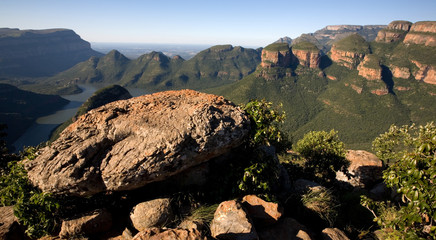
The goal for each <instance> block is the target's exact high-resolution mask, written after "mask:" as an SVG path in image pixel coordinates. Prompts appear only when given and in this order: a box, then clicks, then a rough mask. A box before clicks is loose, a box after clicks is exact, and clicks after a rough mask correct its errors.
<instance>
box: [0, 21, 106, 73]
mask: <svg viewBox="0 0 436 240" xmlns="http://www.w3.org/2000/svg"><path fill="white" fill-rule="evenodd" d="M101 55H102V54H101V53H98V52H96V51H94V50H92V49H91V45H90V44H89V42H86V41H84V40H83V39H81V38H80V36H79V35H77V34H76V33H75V32H74V31H72V30H68V29H47V30H19V29H10V28H1V29H0V75H3V76H29V77H35V76H46V75H51V74H54V73H57V72H61V71H64V70H66V69H68V68H70V67H72V66H74V65H75V64H77V63H79V62H81V61H85V60H86V59H88V58H90V57H91V56H101Z"/></svg>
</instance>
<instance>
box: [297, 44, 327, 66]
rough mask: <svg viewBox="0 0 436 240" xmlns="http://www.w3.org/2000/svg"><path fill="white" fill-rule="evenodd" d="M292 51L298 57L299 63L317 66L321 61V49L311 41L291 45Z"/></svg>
mask: <svg viewBox="0 0 436 240" xmlns="http://www.w3.org/2000/svg"><path fill="white" fill-rule="evenodd" d="M292 53H293V54H294V56H295V57H296V58H297V59H298V62H299V64H301V65H303V66H305V67H310V68H319V64H320V62H321V51H320V50H319V49H318V48H317V47H316V46H315V45H314V44H312V43H309V42H301V43H298V44H296V45H293V46H292Z"/></svg>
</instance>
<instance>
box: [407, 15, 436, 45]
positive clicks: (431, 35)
mask: <svg viewBox="0 0 436 240" xmlns="http://www.w3.org/2000/svg"><path fill="white" fill-rule="evenodd" d="M403 43H405V44H410V43H412V44H420V45H425V46H431V47H434V46H436V21H424V22H416V23H414V24H413V25H412V27H411V28H410V31H409V33H407V35H406V37H405V38H404V41H403Z"/></svg>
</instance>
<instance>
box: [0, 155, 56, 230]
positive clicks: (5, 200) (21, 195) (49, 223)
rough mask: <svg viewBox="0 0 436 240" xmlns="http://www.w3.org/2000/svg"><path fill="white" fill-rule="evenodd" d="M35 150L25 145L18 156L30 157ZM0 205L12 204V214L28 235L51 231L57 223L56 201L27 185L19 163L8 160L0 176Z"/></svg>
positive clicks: (25, 176)
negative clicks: (24, 148) (26, 147)
mask: <svg viewBox="0 0 436 240" xmlns="http://www.w3.org/2000/svg"><path fill="white" fill-rule="evenodd" d="M36 151H37V149H36V148H28V149H26V150H25V151H24V152H23V153H22V158H23V159H28V160H33V159H34V158H35V157H36ZM0 204H1V205H2V206H10V205H14V214H15V216H17V218H18V220H19V222H20V223H21V224H22V225H24V226H25V227H26V234H27V235H28V236H29V237H32V238H39V237H42V236H44V235H47V234H49V233H52V232H53V231H54V229H55V228H56V227H57V225H58V224H59V220H58V217H57V216H58V215H57V214H58V210H59V208H60V206H59V203H58V202H57V201H56V200H55V199H54V198H53V197H52V196H51V195H50V194H47V193H43V192H41V191H40V190H39V189H37V188H35V187H33V186H32V185H31V184H30V182H29V179H28V178H27V172H26V170H25V169H24V166H23V164H22V163H21V162H17V161H13V162H10V163H9V164H8V167H7V169H5V171H4V172H2V174H1V175H0Z"/></svg>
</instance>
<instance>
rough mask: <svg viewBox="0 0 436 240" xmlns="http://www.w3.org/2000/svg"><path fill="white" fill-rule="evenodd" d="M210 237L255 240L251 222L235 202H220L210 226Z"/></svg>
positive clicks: (230, 239) (255, 236) (256, 237)
mask: <svg viewBox="0 0 436 240" xmlns="http://www.w3.org/2000/svg"><path fill="white" fill-rule="evenodd" d="M210 231H211V234H212V237H214V238H217V239H228V240H257V239H258V236H257V232H256V230H255V229H254V226H253V224H252V223H251V220H250V219H249V217H248V216H247V214H246V212H245V211H244V209H243V208H242V206H241V204H240V203H239V202H237V201H236V200H230V201H225V202H222V203H221V204H220V205H219V206H218V208H217V210H216V211H215V214H214V218H213V220H212V223H211V224H210Z"/></svg>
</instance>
